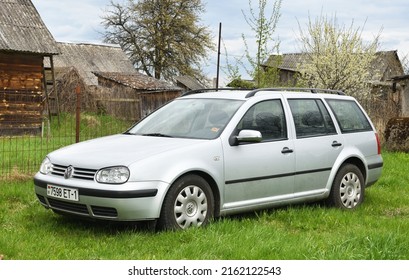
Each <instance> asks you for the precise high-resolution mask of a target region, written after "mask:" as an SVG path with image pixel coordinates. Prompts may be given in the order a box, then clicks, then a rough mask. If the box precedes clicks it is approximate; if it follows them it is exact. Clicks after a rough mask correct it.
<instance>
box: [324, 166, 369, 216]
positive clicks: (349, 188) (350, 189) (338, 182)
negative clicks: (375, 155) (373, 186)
mask: <svg viewBox="0 0 409 280" xmlns="http://www.w3.org/2000/svg"><path fill="white" fill-rule="evenodd" d="M364 193H365V181H364V177H363V175H362V172H361V170H360V169H359V168H358V167H357V166H355V165H353V164H345V165H343V166H342V167H341V168H340V170H339V171H338V173H337V175H336V176H335V179H334V182H333V183H332V188H331V193H330V195H329V197H328V202H329V204H330V205H332V206H335V207H338V208H342V209H355V208H356V207H358V206H359V205H360V204H361V203H362V202H363V200H364Z"/></svg>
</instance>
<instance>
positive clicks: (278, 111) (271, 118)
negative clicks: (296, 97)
mask: <svg viewBox="0 0 409 280" xmlns="http://www.w3.org/2000/svg"><path fill="white" fill-rule="evenodd" d="M237 129H238V130H243V129H252V130H257V131H260V132H261V135H262V137H263V141H271V140H280V139H286V138H287V125H286V121H285V116H284V110H283V106H282V104H281V100H267V101H262V102H259V103H257V104H255V105H253V106H252V107H251V108H250V109H249V110H248V111H247V113H246V114H245V115H244V116H243V118H242V120H241V121H240V123H239V125H238V126H237Z"/></svg>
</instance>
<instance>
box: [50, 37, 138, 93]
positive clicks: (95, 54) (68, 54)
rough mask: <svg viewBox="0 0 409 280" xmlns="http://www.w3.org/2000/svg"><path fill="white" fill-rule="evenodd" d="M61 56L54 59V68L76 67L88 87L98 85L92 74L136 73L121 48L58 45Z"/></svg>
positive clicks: (71, 44) (91, 45)
mask: <svg viewBox="0 0 409 280" xmlns="http://www.w3.org/2000/svg"><path fill="white" fill-rule="evenodd" d="M58 46H59V47H60V51H61V54H60V55H58V56H56V57H54V66H55V67H56V68H58V67H75V68H76V69H77V71H78V73H79V75H80V76H81V78H82V79H83V80H84V83H85V84H86V85H95V86H96V85H98V78H97V77H96V76H95V75H94V74H93V73H92V72H122V73H132V72H136V70H135V68H134V67H133V65H132V63H131V61H130V60H129V59H128V57H127V56H126V54H125V53H124V52H123V51H122V49H121V48H120V47H119V46H111V45H93V44H73V43H58Z"/></svg>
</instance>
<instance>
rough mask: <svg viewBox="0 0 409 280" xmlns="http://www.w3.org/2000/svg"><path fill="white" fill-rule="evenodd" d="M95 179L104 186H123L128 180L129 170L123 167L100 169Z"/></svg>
mask: <svg viewBox="0 0 409 280" xmlns="http://www.w3.org/2000/svg"><path fill="white" fill-rule="evenodd" d="M95 179H96V180H97V182H99V183H104V184H123V183H125V182H126V181H128V179H129V169H128V168H127V167H125V166H114V167H108V168H104V169H101V170H99V171H98V172H97V175H96V176H95Z"/></svg>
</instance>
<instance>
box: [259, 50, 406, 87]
mask: <svg viewBox="0 0 409 280" xmlns="http://www.w3.org/2000/svg"><path fill="white" fill-rule="evenodd" d="M306 60H307V56H306V55H305V54H303V53H290V54H283V55H271V56H270V57H269V58H268V59H267V61H266V62H265V63H264V66H267V67H277V68H279V69H282V70H287V71H292V72H298V66H299V65H301V64H303V63H305V62H306ZM371 69H373V70H377V71H378V72H380V74H381V80H386V79H388V77H391V76H398V75H402V74H403V67H402V64H401V62H400V60H399V57H398V54H397V51H396V50H393V51H380V52H377V53H376V58H375V60H374V61H373V62H372V66H371Z"/></svg>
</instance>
